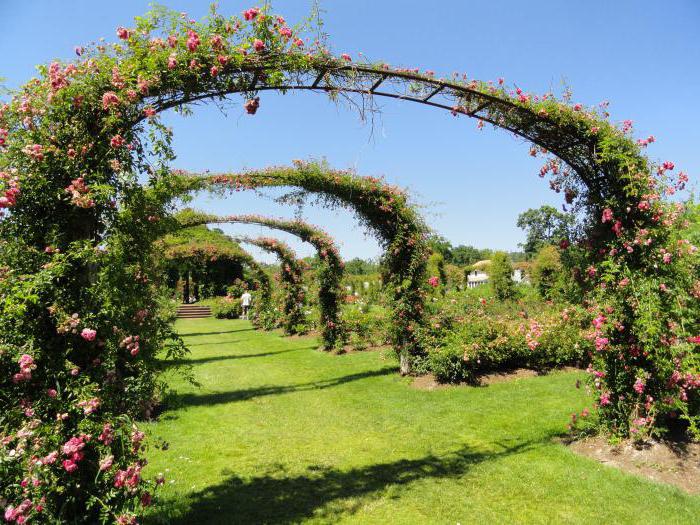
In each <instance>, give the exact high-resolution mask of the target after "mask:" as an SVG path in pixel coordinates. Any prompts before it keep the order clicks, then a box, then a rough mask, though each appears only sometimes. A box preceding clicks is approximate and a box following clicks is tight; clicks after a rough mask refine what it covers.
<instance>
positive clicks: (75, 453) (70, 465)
mask: <svg viewBox="0 0 700 525" xmlns="http://www.w3.org/2000/svg"><path fill="white" fill-rule="evenodd" d="M88 441H90V436H87V435H85V434H81V435H80V436H78V437H72V438H70V439H69V440H68V441H66V442H65V443H64V444H63V447H62V451H63V455H64V456H67V459H64V460H63V462H62V465H63V468H64V469H65V470H66V472H68V473H72V472H75V471H76V470H78V463H80V462H81V461H82V460H83V458H84V457H85V454H84V453H83V449H84V448H85V445H86V443H87V442H88Z"/></svg>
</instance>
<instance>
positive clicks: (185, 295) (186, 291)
mask: <svg viewBox="0 0 700 525" xmlns="http://www.w3.org/2000/svg"><path fill="white" fill-rule="evenodd" d="M182 302H183V303H185V304H189V303H190V272H189V270H188V271H186V272H185V284H184V285H183V286H182Z"/></svg>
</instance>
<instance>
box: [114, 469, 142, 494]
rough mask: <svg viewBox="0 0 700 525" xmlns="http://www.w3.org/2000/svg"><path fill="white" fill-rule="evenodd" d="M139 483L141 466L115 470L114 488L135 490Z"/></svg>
mask: <svg viewBox="0 0 700 525" xmlns="http://www.w3.org/2000/svg"><path fill="white" fill-rule="evenodd" d="M140 481H141V466H140V465H131V466H129V467H128V468H127V469H126V470H117V473H116V474H115V475H114V486H115V488H118V489H120V488H123V487H126V488H127V489H135V488H136V487H137V486H138V484H139V482H140Z"/></svg>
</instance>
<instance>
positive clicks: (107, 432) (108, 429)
mask: <svg viewBox="0 0 700 525" xmlns="http://www.w3.org/2000/svg"><path fill="white" fill-rule="evenodd" d="M97 440H98V441H100V442H101V443H103V444H104V445H106V446H109V445H111V444H112V441H114V429H113V428H112V425H111V424H110V423H105V424H104V426H103V427H102V432H101V433H100V435H99V436H97Z"/></svg>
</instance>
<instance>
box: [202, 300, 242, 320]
mask: <svg viewBox="0 0 700 525" xmlns="http://www.w3.org/2000/svg"><path fill="white" fill-rule="evenodd" d="M239 297H240V296H239V295H227V296H226V297H213V298H211V299H206V300H204V301H200V303H199V304H200V305H202V306H209V307H210V308H211V313H212V315H213V316H214V317H215V318H217V319H239V318H240V317H241V314H242V313H243V307H242V306H241V301H240V299H239Z"/></svg>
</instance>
